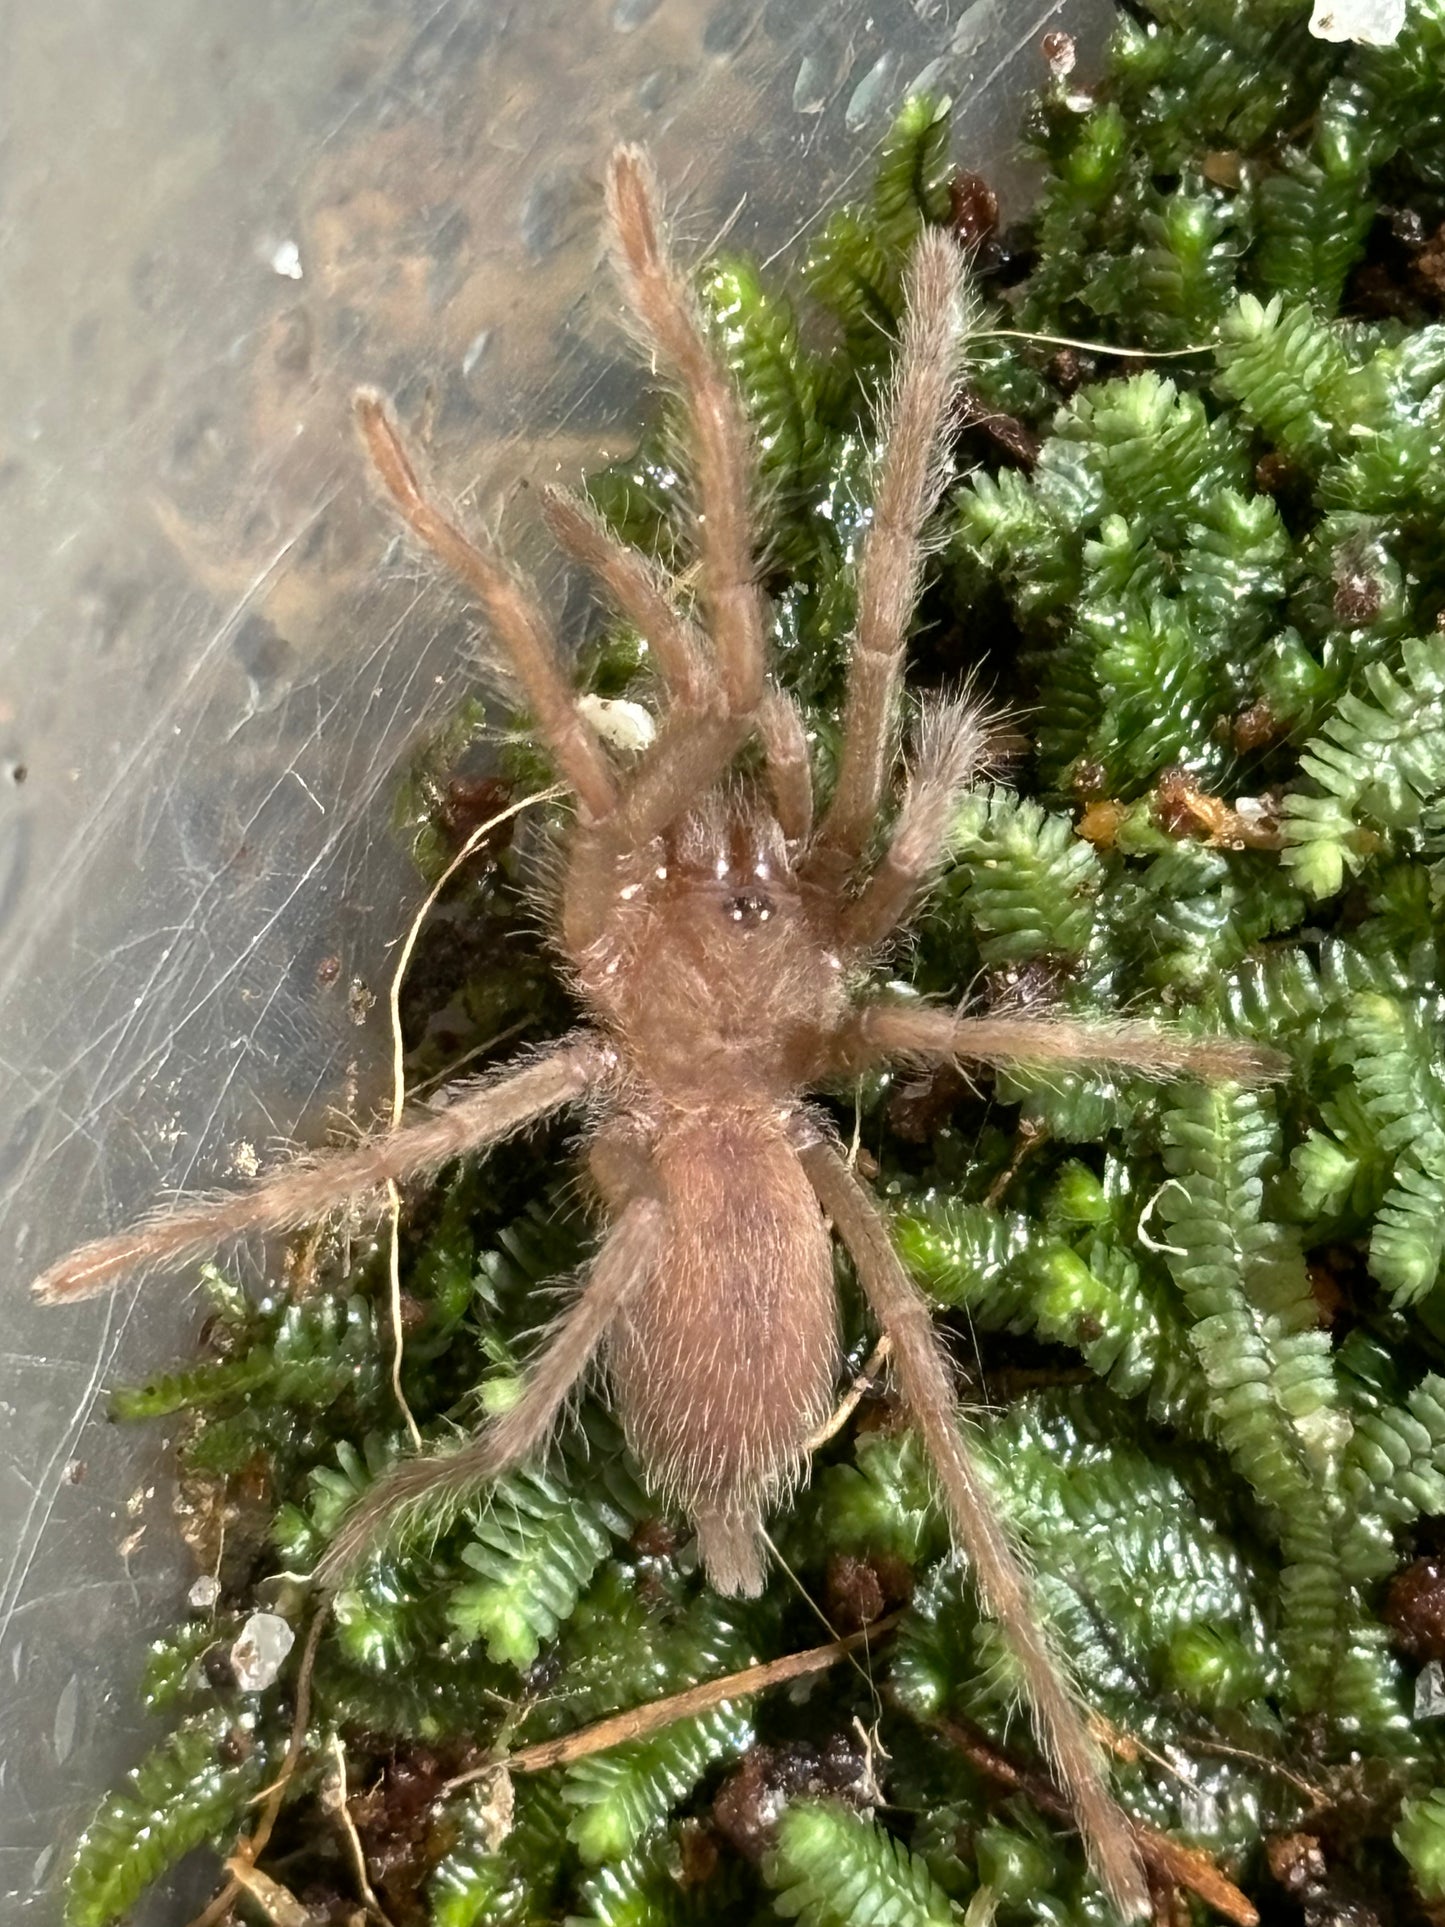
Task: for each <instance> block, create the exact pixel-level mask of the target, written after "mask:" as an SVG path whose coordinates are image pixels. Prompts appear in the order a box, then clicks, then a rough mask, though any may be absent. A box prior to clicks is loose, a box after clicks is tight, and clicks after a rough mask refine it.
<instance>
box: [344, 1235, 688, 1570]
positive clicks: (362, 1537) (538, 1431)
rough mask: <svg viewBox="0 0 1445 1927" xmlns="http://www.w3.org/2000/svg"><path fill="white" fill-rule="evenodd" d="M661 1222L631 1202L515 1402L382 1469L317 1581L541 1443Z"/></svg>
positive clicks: (647, 1265) (452, 1503)
mask: <svg viewBox="0 0 1445 1927" xmlns="http://www.w3.org/2000/svg"><path fill="white" fill-rule="evenodd" d="M662 1223H663V1207H662V1206H661V1204H660V1203H658V1201H657V1200H656V1199H654V1198H637V1199H634V1200H633V1202H632V1203H630V1204H628V1205H627V1206H626V1207H625V1208H624V1209H623V1211H622V1212H621V1214H620V1215H619V1217H618V1219H617V1221H616V1223H615V1225H614V1226H613V1228H612V1230H611V1232H610V1233H609V1234H608V1237H607V1241H606V1243H605V1244H604V1245H603V1247H602V1250H601V1251H600V1253H599V1254H598V1256H597V1259H596V1261H595V1262H594V1264H593V1266H592V1270H591V1274H590V1276H589V1277H588V1279H587V1282H586V1284H585V1285H584V1286H583V1288H582V1291H581V1293H580V1294H579V1296H578V1297H577V1298H576V1299H574V1301H573V1302H572V1304H571V1305H570V1306H569V1307H568V1309H567V1311H566V1312H564V1314H563V1315H562V1317H561V1318H559V1319H558V1320H557V1322H556V1324H555V1325H554V1326H553V1328H552V1332H551V1336H550V1339H549V1342H548V1343H547V1345H546V1348H545V1349H544V1350H543V1351H542V1352H541V1353H540V1355H539V1356H538V1358H537V1361H536V1363H535V1364H534V1365H533V1366H532V1369H531V1370H530V1371H529V1372H528V1374H527V1379H526V1383H525V1385H524V1386H523V1389H522V1395H521V1397H520V1398H519V1399H518V1400H517V1403H516V1404H515V1405H513V1406H512V1407H511V1409H510V1410H509V1411H507V1412H504V1413H503V1414H502V1415H501V1417H500V1418H496V1419H493V1420H492V1421H491V1422H490V1423H489V1424H487V1425H485V1426H483V1427H482V1429H481V1431H479V1432H478V1433H477V1434H476V1435H475V1437H473V1438H472V1439H469V1440H468V1441H467V1443H466V1444H465V1445H463V1446H461V1447H459V1448H458V1449H457V1450H454V1451H451V1452H434V1453H429V1454H428V1455H427V1456H426V1457H424V1458H417V1459H404V1460H402V1462H401V1463H400V1464H399V1465H394V1466H393V1467H392V1468H391V1470H390V1471H389V1472H386V1473H384V1474H383V1475H382V1477H381V1478H380V1479H378V1480H377V1482H376V1484H375V1485H374V1486H372V1488H371V1489H370V1491H369V1492H367V1493H365V1494H364V1495H363V1497H362V1498H360V1499H359V1500H358V1501H357V1502H356V1504H355V1505H354V1506H352V1508H351V1510H350V1511H349V1512H348V1513H347V1514H346V1516H345V1518H344V1519H343V1520H342V1522H341V1525H340V1526H339V1528H338V1530H337V1533H336V1537H335V1538H334V1539H333V1540H332V1542H331V1544H330V1545H329V1546H328V1547H327V1549H326V1551H325V1553H324V1554H323V1555H322V1558H321V1561H320V1564H319V1565H318V1566H317V1568H316V1572H315V1575H314V1576H315V1578H316V1580H317V1582H318V1584H320V1585H321V1586H322V1587H323V1588H324V1589H325V1590H326V1591H327V1592H334V1591H335V1590H336V1589H337V1588H338V1587H339V1586H343V1585H345V1584H346V1582H347V1580H348V1578H349V1577H350V1575H351V1574H352V1573H353V1572H354V1571H355V1570H356V1568H357V1566H358V1565H360V1563H361V1562H362V1560H363V1559H365V1557H366V1555H367V1553H368V1552H370V1551H371V1550H372V1548H373V1547H374V1546H375V1545H376V1544H377V1543H378V1541H379V1540H380V1539H381V1538H382V1537H383V1536H385V1535H386V1534H387V1533H388V1532H389V1531H390V1530H394V1529H396V1528H397V1527H399V1526H405V1525H406V1524H407V1523H410V1522H412V1521H415V1520H417V1519H418V1518H419V1517H420V1516H421V1515H425V1516H426V1517H427V1518H430V1519H436V1518H438V1517H439V1516H445V1515H446V1514H447V1513H448V1512H451V1511H454V1510H455V1509H456V1508H457V1507H459V1506H462V1505H465V1504H466V1503H467V1502H468V1500H470V1499H472V1498H475V1497H476V1496H477V1495H478V1494H479V1493H480V1492H481V1491H482V1490H483V1488H484V1487H486V1486H488V1485H490V1484H491V1483H492V1482H493V1481H494V1480H496V1479H499V1478H500V1477H501V1476H502V1474H503V1473H504V1472H508V1471H510V1470H511V1468H512V1467H513V1466H515V1465H520V1464H521V1463H522V1462H523V1461H524V1460H526V1459H529V1458H531V1457H533V1455H534V1454H536V1453H538V1452H540V1451H541V1450H542V1449H543V1447H544V1446H545V1445H546V1443H547V1440H548V1438H549V1436H550V1435H551V1432H552V1429H553V1427H554V1426H555V1425H556V1423H557V1419H558V1417H559V1415H560V1414H561V1411H562V1408H563V1407H564V1406H565V1404H566V1403H567V1400H568V1398H569V1397H570V1396H571V1394H572V1391H573V1389H574V1387H575V1386H576V1384H577V1381H578V1380H579V1379H580V1378H581V1376H582V1374H583V1373H584V1372H585V1371H586V1369H587V1367H588V1365H589V1364H590V1363H591V1362H592V1360H593V1358H594V1357H595V1356H596V1354H597V1348H598V1346H599V1345H600V1344H601V1342H602V1340H603V1339H604V1338H605V1336H606V1334H607V1331H608V1328H609V1327H610V1326H611V1324H612V1322H613V1320H614V1319H615V1318H616V1316H617V1314H618V1312H619V1311H620V1310H621V1309H622V1307H623V1306H624V1305H625V1304H626V1302H627V1300H628V1298H629V1297H630V1296H631V1294H632V1293H633V1292H634V1291H635V1290H636V1289H637V1287H638V1286H639V1285H640V1284H642V1283H644V1282H645V1281H646V1279H647V1277H648V1275H649V1272H650V1270H651V1267H652V1264H653V1261H654V1259H655V1257H656V1253H657V1250H658V1246H659V1243H660V1239H661V1232H662Z"/></svg>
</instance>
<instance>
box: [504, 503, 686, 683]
mask: <svg viewBox="0 0 1445 1927" xmlns="http://www.w3.org/2000/svg"><path fill="white" fill-rule="evenodd" d="M542 513H543V516H544V517H545V518H546V522H547V527H548V528H549V529H550V530H551V531H552V536H553V539H554V540H555V541H556V543H557V545H558V547H559V548H562V549H565V550H566V551H567V553H568V555H570V556H571V557H572V559H573V561H574V562H580V563H581V564H582V566H583V568H584V569H586V570H588V572H589V573H590V574H592V575H595V576H596V577H597V580H598V581H599V582H600V583H601V584H602V587H603V589H604V590H605V591H606V593H607V597H608V600H609V601H610V602H611V603H612V605H613V607H614V608H615V609H616V610H617V612H618V614H619V615H622V616H625V617H626V619H627V621H628V622H630V623H631V624H632V626H633V628H634V629H635V630H636V631H637V633H638V634H639V635H640V636H641V637H642V639H643V640H644V642H646V644H647V648H648V653H649V655H650V656H651V658H652V661H653V664H654V666H655V667H656V670H657V674H658V679H659V680H660V682H661V683H662V687H663V689H664V691H665V692H666V695H667V699H668V702H669V703H670V704H674V703H675V704H677V705H678V706H679V707H680V708H682V709H687V710H699V709H706V708H708V707H709V706H713V705H715V704H716V701H717V677H716V675H715V673H714V670H713V665H712V662H711V661H710V659H709V657H708V653H707V643H706V640H705V638H704V637H703V635H702V633H701V631H700V630H699V629H698V627H697V624H696V623H695V622H692V621H690V620H689V619H688V617H686V616H685V615H683V614H682V613H681V612H680V610H679V609H678V606H677V603H676V601H675V600H674V598H673V594H672V590H671V586H670V584H669V583H668V582H667V580H666V578H665V577H664V576H663V574H662V572H661V570H660V569H658V568H657V567H655V565H654V564H653V563H652V562H650V561H649V560H648V558H647V557H646V556H645V555H643V554H641V553H640V552H639V551H638V550H637V549H634V548H632V547H630V546H629V545H628V544H627V543H626V542H623V541H620V540H619V539H618V537H617V536H615V535H614V534H613V533H612V531H611V529H609V528H608V526H607V524H606V523H605V522H604V521H603V520H602V517H601V516H600V515H599V514H598V513H597V511H596V510H595V509H594V508H593V507H592V504H591V503H590V502H587V501H584V500H583V499H582V498H581V497H580V496H577V495H574V494H573V493H572V492H571V490H570V489H563V488H544V489H543V491H542Z"/></svg>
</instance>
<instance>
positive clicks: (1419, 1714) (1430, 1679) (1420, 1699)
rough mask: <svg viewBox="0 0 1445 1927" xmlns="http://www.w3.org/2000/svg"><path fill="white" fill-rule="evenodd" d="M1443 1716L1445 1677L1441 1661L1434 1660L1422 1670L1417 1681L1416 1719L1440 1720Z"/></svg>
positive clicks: (1444, 1709) (1444, 1711)
mask: <svg viewBox="0 0 1445 1927" xmlns="http://www.w3.org/2000/svg"><path fill="white" fill-rule="evenodd" d="M1442 1714H1445V1677H1442V1675H1441V1670H1440V1662H1439V1660H1438V1659H1432V1660H1431V1661H1430V1664H1429V1665H1428V1666H1424V1667H1422V1668H1421V1669H1420V1672H1419V1674H1418V1676H1417V1678H1416V1680H1415V1718H1416V1719H1417V1720H1438V1719H1439V1718H1440V1717H1441V1715H1442Z"/></svg>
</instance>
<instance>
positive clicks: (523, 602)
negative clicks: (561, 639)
mask: <svg viewBox="0 0 1445 1927" xmlns="http://www.w3.org/2000/svg"><path fill="white" fill-rule="evenodd" d="M356 418H357V421H358V423H359V425H360V428H361V436H362V440H363V441H364V442H365V443H366V451H367V453H368V455H370V457H371V462H372V466H373V467H374V468H375V470H376V472H377V475H378V476H379V477H380V478H381V482H382V484H383V486H384V487H385V489H386V492H387V494H388V495H390V497H391V499H392V501H393V502H394V503H395V504H396V506H397V508H398V509H399V510H400V512H401V517H402V520H403V521H404V522H405V523H406V525H407V527H408V528H409V529H410V530H411V531H412V533H413V534H414V535H416V536H417V537H418V538H419V539H420V540H421V541H422V542H424V543H425V544H426V546H427V547H428V548H429V549H430V550H431V551H432V553H433V554H434V555H436V556H438V557H439V558H440V559H441V560H442V561H443V562H445V563H446V565H447V567H448V568H449V569H450V570H451V571H452V572H453V574H454V575H456V576H458V577H459V578H460V579H461V580H462V581H463V582H464V583H466V585H467V587H468V588H469V589H471V590H472V592H473V593H474V594H475V595H476V597H477V599H478V601H480V603H481V604H482V607H483V608H484V609H485V610H486V612H487V615H488V618H489V619H490V621H491V625H492V630H493V632H494V634H495V635H496V637H497V640H498V642H499V643H500V644H501V646H502V648H503V649H504V650H505V652H506V655H507V659H508V661H509V662H510V664H511V666H512V668H513V670H514V671H515V672H516V675H517V680H518V681H519V682H520V683H521V685H522V689H523V691H524V693H525V695H526V699H527V702H528V704H529V705H530V707H531V710H532V713H533V715H534V716H535V718H536V721H537V729H538V731H539V733H540V734H541V736H542V738H543V740H544V741H545V742H546V744H547V746H548V748H549V749H550V750H551V752H552V755H553V757H554V758H555V759H556V763H557V768H558V770H559V771H560V772H561V774H562V776H563V778H564V779H565V780H566V782H567V783H568V784H569V785H570V787H571V788H572V789H573V790H575V791H576V793H577V798H578V801H579V802H580V803H581V805H582V807H583V809H584V810H586V811H587V813H588V814H589V815H590V816H592V817H593V818H599V817H603V816H606V815H607V813H608V812H609V811H610V810H611V809H612V807H613V805H614V804H615V803H616V800H617V784H616V780H615V778H614V776H613V772H612V766H611V764H610V763H609V762H608V760H607V754H606V752H605V750H604V749H603V747H602V744H601V742H600V740H599V739H598V736H597V733H596V731H595V730H594V729H593V728H592V726H591V725H590V724H589V723H588V722H587V721H586V719H585V718H584V717H583V715H582V714H581V712H580V711H579V710H578V707H577V696H576V692H575V691H574V689H573V688H572V685H571V683H570V682H569V681H568V680H567V678H566V676H565V675H564V674H563V672H562V668H561V665H560V663H559V662H558V660H557V652H556V649H555V647H554V645H553V642H552V638H551V635H550V634H549V632H548V629H547V625H546V622H545V621H544V620H543V617H542V614H541V612H540V610H539V609H538V608H537V606H536V604H535V603H534V602H533V600H532V598H531V596H530V595H529V594H528V593H527V591H526V590H525V589H524V588H523V587H522V585H521V583H519V582H518V581H517V579H516V577H515V576H513V575H512V574H511V573H510V572H509V571H508V570H507V569H505V568H503V567H502V565H501V564H500V563H499V562H497V561H496V560H494V558H493V557H491V556H489V555H488V554H487V553H486V552H485V550H483V549H480V548H478V546H477V545H476V543H474V542H472V541H471V540H470V539H469V538H468V537H467V536H465V535H464V534H463V533H462V531H461V530H460V529H459V528H458V527H457V525H456V523H455V522H453V521H452V520H451V518H450V517H449V516H448V515H446V514H445V513H444V512H443V510H442V509H440V508H439V507H438V506H437V504H436V503H435V502H434V501H433V500H432V499H431V497H430V496H429V495H428V494H427V492H426V490H425V489H424V488H423V487H422V485H421V483H420V482H419V481H418V480H417V475H416V470H415V469H414V468H413V466H412V463H411V459H410V457H409V456H408V454H407V452H406V449H405V448H404V447H403V445H402V441H401V437H400V435H399V433H398V432H397V427H396V423H395V422H394V421H393V420H392V418H391V415H390V413H389V412H388V410H387V408H386V405H385V404H384V403H383V401H382V399H381V397H380V396H379V395H376V394H373V393H372V392H371V391H370V390H367V389H363V390H361V392H360V393H358V395H357V397H356Z"/></svg>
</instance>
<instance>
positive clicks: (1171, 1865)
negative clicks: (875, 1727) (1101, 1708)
mask: <svg viewBox="0 0 1445 1927" xmlns="http://www.w3.org/2000/svg"><path fill="white" fill-rule="evenodd" d="M931 1724H932V1726H933V1728H934V1730H935V1731H936V1732H937V1733H939V1734H941V1735H942V1736H943V1738H944V1739H946V1740H948V1741H949V1742H950V1743H951V1744H952V1745H954V1746H956V1747H957V1748H958V1749H959V1751H960V1752H961V1753H963V1754H964V1755H965V1756H966V1757H967V1758H968V1760H969V1761H970V1762H971V1763H972V1764H973V1765H974V1766H975V1767H976V1768H977V1769H978V1770H979V1772H981V1773H983V1774H985V1775H986V1776H987V1777H988V1778H989V1779H991V1780H993V1781H994V1782H995V1783H996V1784H997V1785H999V1786H1001V1787H1003V1788H1005V1789H1006V1790H1007V1791H1009V1792H1011V1793H1022V1794H1025V1795H1026V1796H1027V1797H1028V1798H1029V1799H1030V1800H1031V1801H1032V1802H1033V1804H1034V1805H1035V1806H1036V1807H1037V1808H1038V1809H1039V1811H1040V1812H1041V1813H1045V1814H1048V1815H1049V1816H1050V1817H1051V1818H1052V1819H1056V1820H1060V1819H1063V1818H1064V1816H1065V1815H1066V1814H1067V1812H1068V1803H1067V1802H1066V1801H1065V1799H1064V1796H1063V1794H1062V1793H1061V1792H1060V1791H1059V1789H1058V1787H1057V1786H1055V1785H1054V1783H1053V1781H1052V1780H1050V1779H1049V1778H1048V1777H1047V1775H1045V1774H1043V1773H1041V1772H1039V1771H1038V1770H1037V1769H1035V1768H1032V1767H1025V1766H1022V1765H1020V1764H1019V1762H1018V1761H1017V1760H1015V1759H1014V1758H1013V1757H1012V1755H1010V1754H1009V1753H1007V1752H1006V1751H1005V1750H1004V1748H1002V1747H1001V1746H999V1745H997V1744H996V1743H995V1742H994V1741H993V1740H992V1739H990V1738H989V1736H988V1734H987V1733H985V1732H984V1730H983V1728H982V1727H981V1726H977V1725H975V1724H974V1723H973V1721H972V1720H966V1719H962V1718H959V1717H952V1718H939V1719H935V1720H933V1721H932V1722H931ZM1132 1826H1133V1830H1134V1838H1135V1842H1136V1844H1137V1846H1138V1849H1139V1853H1140V1856H1141V1857H1142V1859H1143V1861H1144V1866H1145V1869H1146V1871H1147V1873H1148V1876H1149V1881H1150V1887H1151V1892H1152V1894H1153V1895H1154V1896H1155V1897H1156V1898H1158V1897H1160V1896H1162V1895H1167V1894H1168V1892H1169V1891H1170V1889H1173V1888H1182V1889H1183V1890H1184V1891H1186V1892H1187V1893H1191V1894H1194V1895H1195V1896H1196V1897H1197V1898H1198V1899H1200V1900H1203V1901H1205V1902H1206V1903H1207V1904H1208V1905H1209V1906H1211V1907H1213V1908H1214V1910H1215V1911H1216V1913H1219V1914H1222V1915H1223V1917H1224V1918H1225V1919H1226V1920H1228V1921H1231V1922H1233V1923H1234V1927H1259V1911H1258V1909H1257V1908H1256V1907H1255V1906H1254V1904H1253V1902H1252V1901H1251V1900H1250V1899H1249V1897H1248V1895H1246V1894H1244V1893H1242V1892H1241V1891H1240V1889H1239V1888H1238V1887H1237V1886H1235V1884H1234V1882H1233V1881H1232V1880H1230V1879H1229V1878H1228V1876H1227V1875H1225V1874H1224V1873H1223V1872H1222V1871H1221V1869H1220V1868H1219V1867H1218V1866H1217V1865H1216V1864H1215V1862H1214V1861H1213V1859H1211V1857H1210V1856H1209V1855H1208V1854H1207V1853H1205V1852H1204V1850H1203V1849H1202V1848H1200V1847H1187V1846H1184V1845H1182V1844H1181V1843H1180V1842H1179V1841H1177V1840H1171V1839H1170V1837H1169V1836H1168V1835H1167V1834H1164V1833H1160V1832H1159V1831H1158V1829H1157V1828H1155V1827H1151V1826H1148V1825H1146V1824H1145V1823H1144V1822H1143V1821H1140V1820H1135V1821H1133V1822H1132Z"/></svg>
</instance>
